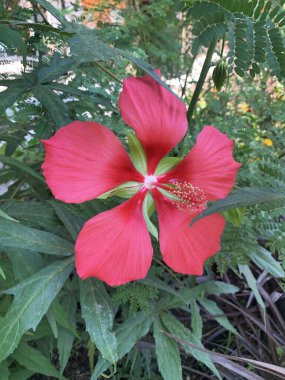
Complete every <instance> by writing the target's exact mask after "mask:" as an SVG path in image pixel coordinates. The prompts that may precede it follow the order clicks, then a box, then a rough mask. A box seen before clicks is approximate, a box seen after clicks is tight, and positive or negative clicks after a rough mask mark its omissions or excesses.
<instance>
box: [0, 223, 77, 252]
mask: <svg viewBox="0 0 285 380" xmlns="http://www.w3.org/2000/svg"><path fill="white" fill-rule="evenodd" d="M0 247H2V248H5V247H10V248H19V249H27V250H29V251H33V252H41V253H47V254H49V255H58V256H68V255H70V254H71V253H72V252H73V244H72V243H70V242H69V241H67V240H64V239H62V238H60V237H58V236H56V235H53V234H51V233H49V232H46V231H40V230H36V229H34V228H30V227H26V226H23V225H21V224H20V223H13V222H10V221H8V220H6V219H0Z"/></svg>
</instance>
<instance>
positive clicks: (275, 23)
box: [186, 0, 285, 80]
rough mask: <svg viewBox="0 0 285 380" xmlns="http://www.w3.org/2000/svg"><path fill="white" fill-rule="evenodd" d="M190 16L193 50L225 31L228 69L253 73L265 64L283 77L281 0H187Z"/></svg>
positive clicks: (283, 14) (284, 51)
mask: <svg viewBox="0 0 285 380" xmlns="http://www.w3.org/2000/svg"><path fill="white" fill-rule="evenodd" d="M186 4H188V6H186V9H187V15H188V16H189V17H191V19H192V20H193V29H192V33H193V35H194V36H195V37H196V38H195V39H194V41H193V48H192V50H193V53H197V51H198V49H199V47H200V46H205V47H208V46H209V45H210V44H211V42H213V41H214V39H220V38H221V37H222V36H223V35H224V34H225V33H226V35H227V38H228V43H229V48H230V50H229V53H228V63H229V65H230V71H233V70H234V71H235V72H236V73H237V74H238V75H239V76H244V75H245V73H246V72H249V73H250V75H251V76H252V77H254V76H255V75H256V74H258V73H259V72H260V64H265V65H266V66H267V67H268V68H269V69H270V70H271V72H272V74H273V75H276V76H277V78H278V79H279V80H281V79H282V78H285V40H284V37H283V33H282V28H283V27H284V26H285V11H284V9H283V2H282V1H279V2H277V1H267V2H265V1H264V0H251V1H248V0H235V1H232V0H202V1H194V3H193V1H191V2H189V1H186Z"/></svg>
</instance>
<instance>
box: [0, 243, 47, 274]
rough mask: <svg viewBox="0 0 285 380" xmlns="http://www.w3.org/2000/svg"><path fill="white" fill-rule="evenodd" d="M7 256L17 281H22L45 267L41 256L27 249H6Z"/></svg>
mask: <svg viewBox="0 0 285 380" xmlns="http://www.w3.org/2000/svg"><path fill="white" fill-rule="evenodd" d="M5 254H6V256H7V257H8V259H9V261H10V262H11V264H12V267H13V272H14V275H15V279H16V280H17V281H22V280H24V279H25V278H27V277H29V276H31V275H33V274H34V273H36V272H38V271H39V270H40V269H41V268H42V267H43V260H42V257H41V255H38V254H36V253H34V252H31V251H28V250H25V249H19V248H18V249H13V248H7V247H5Z"/></svg>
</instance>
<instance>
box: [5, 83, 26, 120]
mask: <svg viewBox="0 0 285 380" xmlns="http://www.w3.org/2000/svg"><path fill="white" fill-rule="evenodd" d="M7 82H8V83H6V84H4V83H1V81H0V86H1V85H3V86H8V88H7V89H6V90H4V91H2V92H0V114H1V113H2V112H4V111H5V110H6V109H7V108H8V107H10V106H12V105H13V104H14V103H15V102H16V100H17V99H18V98H19V97H20V96H21V95H22V94H23V93H24V92H25V91H26V90H27V89H28V88H29V87H31V82H30V81H28V80H25V79H14V80H10V81H7Z"/></svg>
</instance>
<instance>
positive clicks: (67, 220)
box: [50, 201, 84, 240]
mask: <svg viewBox="0 0 285 380" xmlns="http://www.w3.org/2000/svg"><path fill="white" fill-rule="evenodd" d="M50 203H51V205H52V207H53V208H54V210H55V212H56V214H57V216H58V218H59V219H60V220H61V222H62V223H63V225H64V227H65V228H66V229H67V231H68V232H69V233H70V235H71V236H72V237H73V239H74V240H76V238H77V236H78V234H79V231H80V230H81V228H82V226H83V224H84V220H83V219H82V218H81V217H80V216H79V215H76V214H75V213H74V212H72V211H71V210H70V209H69V208H68V206H67V205H64V204H62V203H60V202H57V201H51V202H50Z"/></svg>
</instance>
